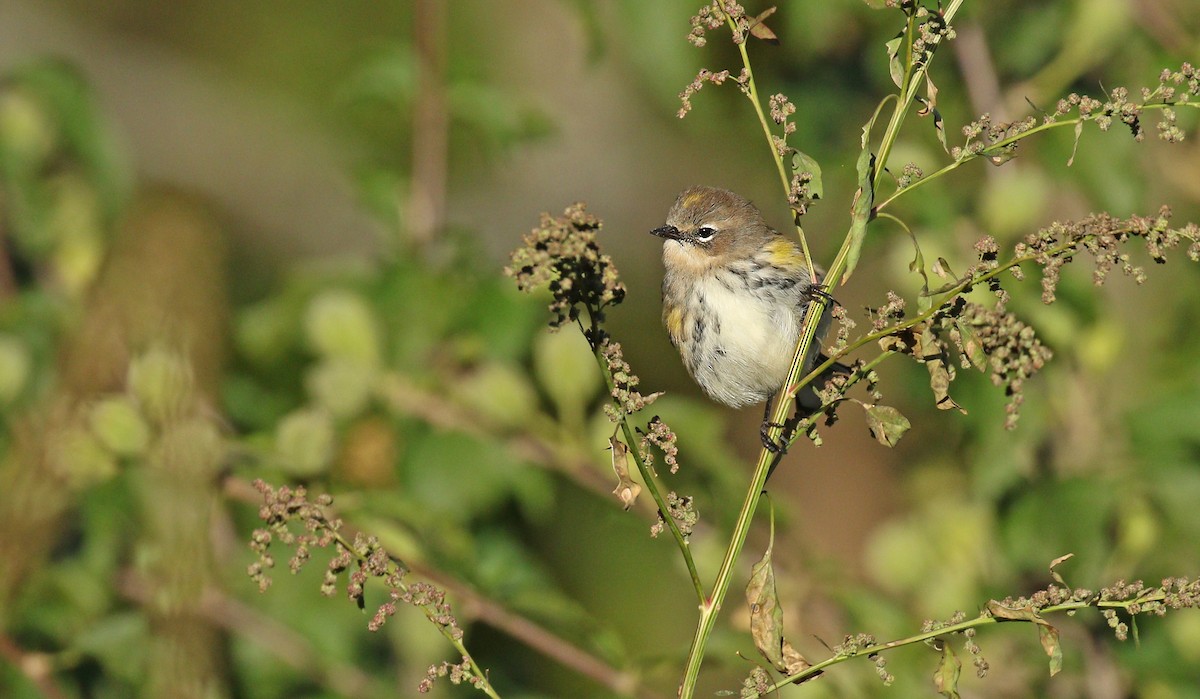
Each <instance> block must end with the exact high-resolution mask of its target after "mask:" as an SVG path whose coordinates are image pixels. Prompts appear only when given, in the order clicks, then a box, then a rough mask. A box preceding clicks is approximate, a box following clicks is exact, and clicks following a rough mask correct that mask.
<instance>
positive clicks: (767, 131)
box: [722, 4, 817, 281]
mask: <svg viewBox="0 0 1200 699" xmlns="http://www.w3.org/2000/svg"><path fill="white" fill-rule="evenodd" d="M722 8H724V4H722ZM725 23H726V24H727V25H729V29H730V31H731V32H734V33H736V32H737V24H736V23H735V22H734V21H733V19H732V18H731V17H730V16H729V13H728V12H726V13H725ZM749 39H750V37H749V35H747V36H743V37H742V40H741V41H740V42H736V43H737V47H738V53H739V54H740V55H741V57H742V68H743V69H744V70H745V71H746V84H745V85H744V90H743V93H744V94H745V95H746V99H748V100H750V104H752V105H753V106H754V113H755V114H756V115H758V123H759V124H761V125H762V130H763V136H764V137H765V138H766V139H767V147H768V149H769V150H770V151H771V157H772V159H773V160H774V161H775V170H776V171H777V172H778V173H779V183H780V184H781V185H783V195H784V196H785V197H790V196H791V191H792V185H791V182H789V181H788V174H787V166H785V165H784V164H783V155H782V154H781V153H780V152H779V149H778V148H776V147H775V140H774V139H773V138H772V137H771V124H770V122H768V121H767V115H766V112H764V111H763V108H762V101H761V100H760V99H759V97H758V86H757V85H755V83H754V69H753V68H752V67H751V66H750V54H749V52H748V51H747V50H746V43H747V42H748V41H749ZM792 218H793V220H794V223H795V226H796V235H797V237H799V238H800V249H801V251H802V252H803V253H804V260H805V262H807V263H808V275H809V277H810V278H812V279H813V280H814V281H815V280H816V278H817V273H816V270H815V269H814V268H813V262H812V253H810V252H809V250H808V238H807V237H806V236H805V235H804V228H803V226H801V225H800V222H799V220H796V217H795V215H793V217H792Z"/></svg>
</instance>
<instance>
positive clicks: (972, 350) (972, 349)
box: [954, 318, 987, 371]
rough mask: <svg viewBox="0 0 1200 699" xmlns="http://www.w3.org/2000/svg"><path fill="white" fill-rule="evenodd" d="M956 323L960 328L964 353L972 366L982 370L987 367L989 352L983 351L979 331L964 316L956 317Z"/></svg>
mask: <svg viewBox="0 0 1200 699" xmlns="http://www.w3.org/2000/svg"><path fill="white" fill-rule="evenodd" d="M954 325H955V327H956V328H958V336H959V339H960V340H961V342H962V350H963V354H964V355H965V356H966V358H967V360H968V361H969V362H971V366H973V367H975V368H976V369H978V370H980V371H983V370H984V369H986V368H987V352H984V351H983V341H982V340H980V339H979V333H978V332H977V331H976V330H975V326H974V325H971V324H970V323H969V322H967V321H966V320H963V319H962V318H957V319H955V321H954Z"/></svg>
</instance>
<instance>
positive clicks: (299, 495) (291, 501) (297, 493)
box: [246, 480, 342, 592]
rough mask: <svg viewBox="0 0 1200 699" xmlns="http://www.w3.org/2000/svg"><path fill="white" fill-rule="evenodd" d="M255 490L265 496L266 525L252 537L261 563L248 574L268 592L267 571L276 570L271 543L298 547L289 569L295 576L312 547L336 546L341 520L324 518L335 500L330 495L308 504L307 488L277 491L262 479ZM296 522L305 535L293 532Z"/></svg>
mask: <svg viewBox="0 0 1200 699" xmlns="http://www.w3.org/2000/svg"><path fill="white" fill-rule="evenodd" d="M254 488H255V489H256V490H257V491H258V492H259V493H261V494H262V496H263V505H262V507H260V508H259V509H258V517H259V519H261V520H262V521H263V523H264V524H265V525H266V526H265V527H263V528H259V529H255V530H254V532H253V533H252V534H251V535H250V549H251V550H253V551H254V552H255V553H256V554H258V560H257V561H255V562H254V563H251V564H250V566H249V568H248V569H247V571H246V572H247V574H249V576H250V578H251V579H252V580H254V582H256V583H257V584H258V589H259V590H260V591H264V592H265V591H266V589H267V588H268V587H270V586H271V578H270V576H269V574H268V573H267V571H268V570H270V569H271V568H274V567H275V558H274V557H273V556H272V555H271V552H270V548H271V543H272V542H274V541H279V543H281V544H284V545H285V546H295V547H296V550H295V553H294V554H293V555H292V557H291V559H290V560H289V561H288V569H289V570H291V571H292V573H293V574H294V573H298V572H300V569H301V568H302V567H303V566H304V564H305V563H307V562H308V559H309V557H310V554H311V552H310V548H311V547H312V546H316V547H318V548H325V547H327V546H329V545H330V544H332V543H333V541H334V539H335V537H336V536H337V532H338V530H339V529H341V527H342V521H341V520H340V519H334V520H329V519H328V518H326V517H325V508H326V507H327V506H329V505H330V504H332V503H333V498H331V497H329V496H328V495H319V496H317V500H316V502H309V500H308V492H307V491H306V490H305V489H304V486H300V487H298V488H295V489H293V488H289V487H288V486H286V485H285V486H283V487H281V488H279V489H278V490H276V489H275V488H272V487H271V486H270V485H268V484H267V483H265V482H263V481H262V480H256V481H254ZM293 523H299V524H300V526H301V528H302V529H303V530H304V533H301V534H297V533H295V532H293V531H292V529H291V526H292V524H293Z"/></svg>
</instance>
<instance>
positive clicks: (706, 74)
mask: <svg viewBox="0 0 1200 699" xmlns="http://www.w3.org/2000/svg"><path fill="white" fill-rule="evenodd" d="M729 78H730V73H729V71H728V70H720V71H717V72H715V73H714V72H713V71H711V70H709V69H708V68H701V69H700V71H699V72H698V73H696V77H695V78H693V79H692V82H690V83H688V86H687V87H685V88H683V92H680V93H679V101H680V102H681V104H680V106H679V111H678V112H676V113H675V115H676V116H678V117H679V118H680V119H682V118H684V117H685V116H687V114H688V112H690V111H692V97H694V96H695V94H696V93H697V92H699V91H700V90H701V89H703V88H704V86H705V85H706V84H708V83H712V84H713V85H724V84H725V81H726V80H728V79H729ZM733 81H734V82H735V83H737V85H738V88H739V89H740V90H741V91H742V92H743V93H744V92H746V91H747V90H749V89H750V73H749V72H748V71H747V70H746V69H745V68H743V69H742V71H741V72H740V73H738V75H737V77H735V78H733Z"/></svg>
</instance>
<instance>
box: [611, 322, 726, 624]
mask: <svg viewBox="0 0 1200 699" xmlns="http://www.w3.org/2000/svg"><path fill="white" fill-rule="evenodd" d="M600 347H601V345H597V346H596V347H594V348H593V349H592V356H593V357H595V359H596V364H597V365H598V366H599V367H600V374H601V375H603V376H604V385H605V386H606V387H607V389H608V393H609V395H612V392H613V389H614V388H615V386H616V385H615V383H614V382H613V377H612V372H611V371H609V368H608V360H606V359H605V358H604V354H603V353H602V352H601V349H600ZM617 410H618V411H619V410H620V406H617ZM620 425H621V433H622V434H623V435H624V437H625V445H626V446H628V447H629V450H630V451H631V452H633V455H634V458H633V460H634V462H635V463H636V464H637V468H638V473H640V474H641V476H642V482H643V483H644V484H645V485H646V490H648V491H650V497H652V498H654V504H655V505H657V506H658V514H659V516H660V517H662V520H663V522H665V523H666V525H667V529H669V530H670V532H671V536H672V537H673V538H674V539H675V544H676V545H677V546H679V551H680V553H682V554H683V561H684V563H685V564H687V569H688V575H689V576H690V577H691V579H692V587H694V588H695V590H696V598H697V599H699V600H700V603H701V605H703V604H704V584H703V583H701V582H700V573H699V572H698V571H697V570H696V561H695V559H694V558H692V549H691V547H690V546H689V545H688V541H687V538H686V537H685V536H684V535H683V532H682V531H681V530H680V529H679V524H678V523H677V522H676V521H675V518H674V517H672V516H671V513H670V511H669V510H668V509H667V501H666V499H664V498H663V496H662V493H661V492H659V489H658V484H657V482H656V481H655V480H654V474H653V473H651V472H650V469H649V468H648V467H647V466H646V462H645V460H644V459H643V458H642V449H641V446H640V442H641V440H639V439H638V438H637V435H636V434H634V431H633V427H632V426H631V425H630V424H629V416H628V415H625V414H624V413H622V414H621V420H620Z"/></svg>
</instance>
